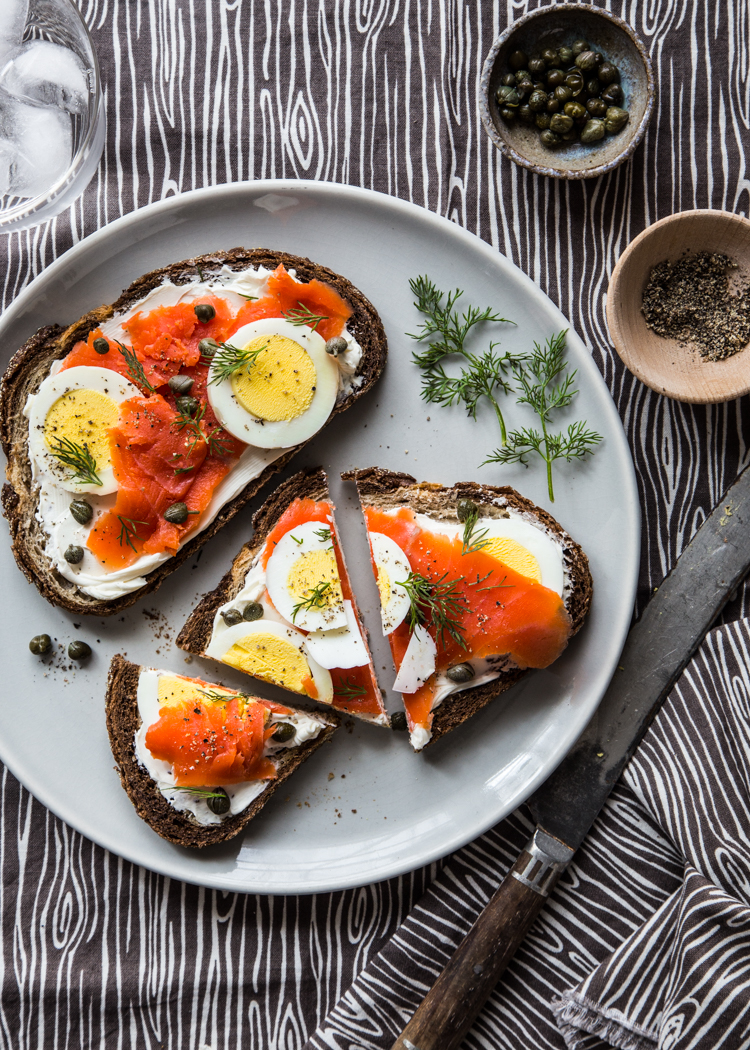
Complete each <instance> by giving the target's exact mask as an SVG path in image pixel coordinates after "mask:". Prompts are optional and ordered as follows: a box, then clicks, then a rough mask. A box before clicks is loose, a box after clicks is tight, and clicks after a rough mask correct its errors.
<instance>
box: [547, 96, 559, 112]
mask: <svg viewBox="0 0 750 1050" xmlns="http://www.w3.org/2000/svg"><path fill="white" fill-rule="evenodd" d="M559 108H560V101H559V99H556V98H555V96H554V95H550V96H549V98H548V99H547V106H546V109H547V112H548V113H557V111H558V110H559Z"/></svg>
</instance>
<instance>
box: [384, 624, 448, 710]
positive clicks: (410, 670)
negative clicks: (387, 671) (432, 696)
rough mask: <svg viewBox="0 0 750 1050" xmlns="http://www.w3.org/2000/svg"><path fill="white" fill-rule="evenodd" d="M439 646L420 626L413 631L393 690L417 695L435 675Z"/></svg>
mask: <svg viewBox="0 0 750 1050" xmlns="http://www.w3.org/2000/svg"><path fill="white" fill-rule="evenodd" d="M436 655H437V646H436V645H435V642H434V640H433V638H432V635H431V634H430V633H429V631H428V630H427V629H426V628H425V627H422V626H421V625H420V624H417V626H416V627H415V628H414V630H413V631H412V635H411V638H410V639H409V644H408V646H407V647H406V652H405V653H404V659H403V660H402V661H401V666H400V667H399V669H398V674H397V675H396V681H395V682H394V683H393V688H394V689H395V690H396V692H398V693H416V691H417V689H419V688H420V687H421V686H423V685H424V684H425V682H426V681H427V679H428V678H429V677H430V675H432V674H434V673H435V666H436V664H435V657H436Z"/></svg>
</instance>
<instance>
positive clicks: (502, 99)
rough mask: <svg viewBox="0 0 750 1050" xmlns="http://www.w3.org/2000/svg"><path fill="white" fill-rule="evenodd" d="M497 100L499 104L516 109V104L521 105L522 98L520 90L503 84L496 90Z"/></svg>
mask: <svg viewBox="0 0 750 1050" xmlns="http://www.w3.org/2000/svg"><path fill="white" fill-rule="evenodd" d="M495 100H496V102H497V104H498V106H510V108H511V109H515V108H516V106H520V104H521V99H520V98H519V97H518V92H517V91H516V89H515V88H514V87H507V86H506V85H501V86H500V87H499V88H498V89H497V91H496V92H495Z"/></svg>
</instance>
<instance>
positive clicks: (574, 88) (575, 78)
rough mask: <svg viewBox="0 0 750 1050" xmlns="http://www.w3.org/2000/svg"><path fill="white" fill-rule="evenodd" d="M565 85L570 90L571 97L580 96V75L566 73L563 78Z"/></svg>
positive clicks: (581, 79) (581, 78)
mask: <svg viewBox="0 0 750 1050" xmlns="http://www.w3.org/2000/svg"><path fill="white" fill-rule="evenodd" d="M565 83H566V85H567V86H568V87H569V88H570V90H571V92H572V94H573V97H574V98H575V97H576V95H580V94H581V92H582V91H583V88H584V83H583V77H582V75H581V74H580V73H578V72H576V73H568V75H567V76H566V77H565Z"/></svg>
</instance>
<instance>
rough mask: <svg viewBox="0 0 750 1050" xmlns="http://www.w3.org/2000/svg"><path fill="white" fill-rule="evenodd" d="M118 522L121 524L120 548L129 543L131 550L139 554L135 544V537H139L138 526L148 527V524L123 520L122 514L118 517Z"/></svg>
mask: <svg viewBox="0 0 750 1050" xmlns="http://www.w3.org/2000/svg"><path fill="white" fill-rule="evenodd" d="M117 520H118V521H119V523H120V535H119V536H118V539H119V541H120V546H121V547H122V546H123V545H124V544H126V543H127V545H128V547H130V549H131V550H132V551H133V552H134V553H135V554H137V553H138V551H137V550H136V546H135V544H134V543H133V537H134V536H135V537H137V536H138V526H139V525H147V524H148V522H145V521H134V520H133V518H123V516H122V515H121V514H118V515H117Z"/></svg>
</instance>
